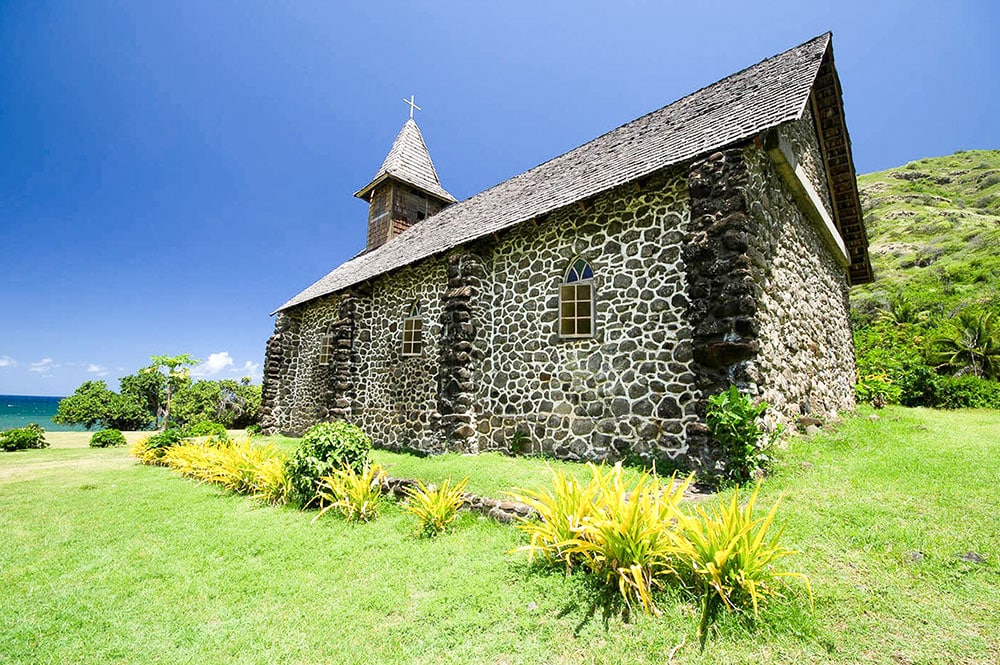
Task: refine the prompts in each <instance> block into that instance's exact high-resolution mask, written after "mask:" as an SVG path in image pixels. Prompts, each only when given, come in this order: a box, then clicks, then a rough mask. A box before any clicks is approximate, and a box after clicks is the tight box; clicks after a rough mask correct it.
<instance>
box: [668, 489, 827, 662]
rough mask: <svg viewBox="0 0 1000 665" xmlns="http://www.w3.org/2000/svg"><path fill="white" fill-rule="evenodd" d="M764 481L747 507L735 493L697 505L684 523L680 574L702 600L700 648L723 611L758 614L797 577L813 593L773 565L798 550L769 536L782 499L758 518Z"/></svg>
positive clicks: (775, 535) (778, 536)
mask: <svg viewBox="0 0 1000 665" xmlns="http://www.w3.org/2000/svg"><path fill="white" fill-rule="evenodd" d="M759 491H760V483H759V482H758V483H757V486H756V487H755V488H754V490H753V493H752V494H751V495H750V499H749V500H748V501H747V503H746V505H745V506H742V507H741V506H740V503H739V492H738V491H736V490H734V491H733V494H732V497H730V499H729V501H728V502H724V503H721V504H719V505H718V506H717V507H715V508H712V509H708V510H706V509H705V508H703V507H701V506H698V507H696V508H695V510H694V514H691V515H688V516H685V517H684V518H683V520H682V526H683V531H682V533H683V536H684V537H683V538H682V539H680V540H679V541H678V544H679V546H680V548H681V563H682V566H680V567H679V569H678V574H679V575H680V577H681V579H683V580H684V581H685V582H686V583H687V584H688V585H689V586H692V587H693V588H694V590H695V592H696V593H697V594H698V595H699V597H700V601H701V622H700V624H699V627H698V637H699V639H700V641H701V645H702V648H704V646H705V640H706V638H707V637H708V630H709V628H710V627H711V625H712V624H713V623H714V621H715V618H716V615H717V613H718V610H719V608H721V607H724V608H726V609H727V610H730V611H747V610H752V611H753V615H754V617H756V616H758V611H759V608H760V606H761V605H762V604H763V603H764V602H765V601H766V600H768V599H769V598H771V597H773V596H780V595H781V593H780V592H781V589H782V588H783V587H785V586H786V580H787V579H789V578H798V579H800V580H802V582H803V583H804V584H805V586H806V590H807V591H808V592H809V600H810V603H811V602H812V589H811V588H810V586H809V578H808V577H806V576H805V575H803V574H802V573H794V572H789V571H782V570H778V569H777V568H775V563H776V562H777V561H778V560H779V559H782V558H784V557H786V556H789V555H790V554H795V551H794V550H790V549H787V548H785V547H783V546H782V545H781V543H780V542H779V541H780V539H781V533H782V529H778V530H777V531H776V532H771V533H769V531H770V529H771V526H772V525H773V523H774V517H775V514H776V513H777V510H778V504H779V503H780V501H781V500H780V499H779V500H777V501H775V502H774V505H773V506H771V509H770V510H769V511H768V512H767V515H766V516H764V517H757V518H755V517H754V515H753V513H754V508H755V504H756V502H757V493H758V492H759Z"/></svg>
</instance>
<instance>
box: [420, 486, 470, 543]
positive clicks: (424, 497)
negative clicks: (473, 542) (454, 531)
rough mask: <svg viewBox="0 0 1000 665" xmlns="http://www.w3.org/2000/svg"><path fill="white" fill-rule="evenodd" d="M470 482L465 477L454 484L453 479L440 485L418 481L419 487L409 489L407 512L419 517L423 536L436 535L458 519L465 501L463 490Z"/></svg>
mask: <svg viewBox="0 0 1000 665" xmlns="http://www.w3.org/2000/svg"><path fill="white" fill-rule="evenodd" d="M468 482H469V479H468V478H464V479H462V480H461V481H459V482H458V483H457V484H454V485H452V484H451V480H450V479H447V480H444V481H442V482H441V485H440V486H438V487H433V486H432V487H428V486H427V485H424V484H423V482H421V481H419V480H418V481H417V487H415V488H411V489H410V490H408V492H407V493H408V494H409V501H408V502H407V505H406V510H407V512H409V513H411V514H412V515H415V516H416V517H417V526H418V528H417V532H418V533H419V534H420V535H421V536H436V535H438V534H439V533H442V532H443V531H445V530H446V529H447V528H448V527H449V526H451V525H452V524H453V523H454V522H455V520H456V519H458V511H459V509H460V508H461V507H462V505H463V504H464V503H465V498H464V497H463V496H462V492H463V491H464V490H465V485H466V484H467V483H468Z"/></svg>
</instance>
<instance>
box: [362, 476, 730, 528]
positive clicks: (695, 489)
mask: <svg viewBox="0 0 1000 665" xmlns="http://www.w3.org/2000/svg"><path fill="white" fill-rule="evenodd" d="M381 483H382V493H383V494H392V495H393V496H394V497H396V498H397V499H406V498H407V497H408V496H409V494H408V491H409V489H410V488H411V487H416V486H417V481H416V480H413V479H412V478H394V477H392V476H382V480H381ZM710 495H711V492H708V491H706V490H705V489H704V488H703V487H701V486H695V485H692V486H690V487H688V489H687V491H685V492H684V498H685V499H686V500H689V501H690V500H698V499H703V498H705V497H707V496H710ZM462 499H463V500H464V502H465V505H464V506H463V508H465V509H466V510H472V511H475V512H477V513H482V514H483V515H486V516H487V517H489V518H490V519H492V520H496V521H497V522H501V523H503V524H510V523H512V522H515V521H517V520H518V519H519V518H523V519H531V518H536V517H538V511H536V510H535V509H534V508H532V507H531V506H529V505H528V504H525V503H521V502H519V501H504V500H501V499H490V498H488V497H482V496H478V495H476V494H472V493H470V492H463V493H462Z"/></svg>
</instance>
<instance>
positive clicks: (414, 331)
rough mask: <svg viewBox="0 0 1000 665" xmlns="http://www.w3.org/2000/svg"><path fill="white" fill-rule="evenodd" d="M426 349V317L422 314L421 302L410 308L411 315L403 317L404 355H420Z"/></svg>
mask: <svg viewBox="0 0 1000 665" xmlns="http://www.w3.org/2000/svg"><path fill="white" fill-rule="evenodd" d="M423 350H424V319H423V317H422V316H421V314H420V303H419V302H415V303H413V306H412V307H411V308H410V315H409V316H407V317H406V318H405V319H403V355H404V356H419V355H420V354H421V352H422V351H423Z"/></svg>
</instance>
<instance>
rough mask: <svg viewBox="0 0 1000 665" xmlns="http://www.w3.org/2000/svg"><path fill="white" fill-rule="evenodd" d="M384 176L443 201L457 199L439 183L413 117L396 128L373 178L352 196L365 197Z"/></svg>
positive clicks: (450, 201) (451, 201) (452, 201)
mask: <svg viewBox="0 0 1000 665" xmlns="http://www.w3.org/2000/svg"><path fill="white" fill-rule="evenodd" d="M386 178H395V179H396V180H399V181H400V182H404V183H406V184H407V185H410V186H412V187H415V188H416V189H419V190H421V191H422V192H424V193H425V194H428V195H430V196H433V197H435V198H438V199H441V200H442V201H444V202H446V203H455V201H456V199H455V197H454V196H452V195H451V194H449V193H448V192H447V191H445V189H444V188H443V187H442V186H441V181H440V180H438V174H437V171H436V170H435V169H434V163H433V162H432V161H431V155H430V153H429V152H427V145H426V144H425V143H424V137H423V135H422V134H421V133H420V128H419V127H417V123H416V122H415V121H414V120H413V118H410V119H409V120H407V121H406V123H405V124H404V125H403V128H402V129H401V130H399V134H397V135H396V140H395V141H393V142H392V148H390V149H389V154H388V155H386V158H385V160H384V161H383V162H382V166H381V167H379V170H378V172H377V173H376V174H375V177H374V178H372V181H371V182H370V183H368V184H367V185H365V186H364V187H362V188H361V189H360V190H358V192H357V193H355V194H354V195H355V196H357V197H358V198H359V199H366V200H367V199H368V194H369V192H371V190H372V189H374V188H375V187H377V186H378V185H379V183H381V182H382V181H383V180H385V179H386Z"/></svg>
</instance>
